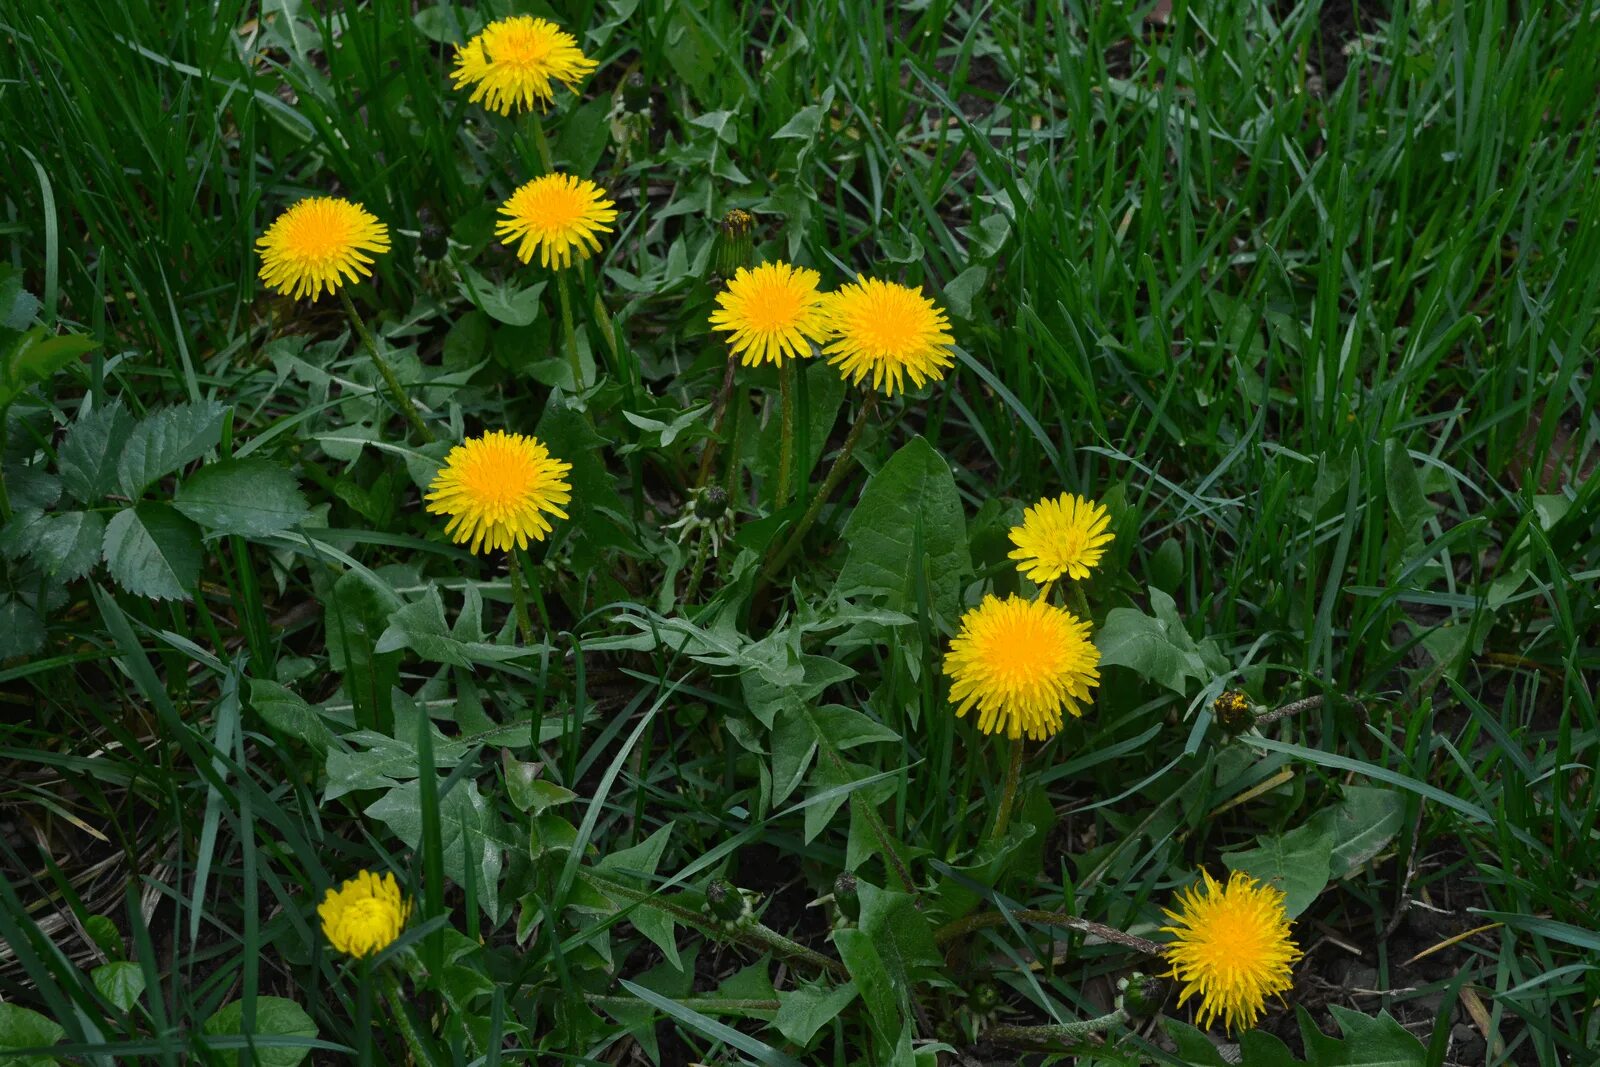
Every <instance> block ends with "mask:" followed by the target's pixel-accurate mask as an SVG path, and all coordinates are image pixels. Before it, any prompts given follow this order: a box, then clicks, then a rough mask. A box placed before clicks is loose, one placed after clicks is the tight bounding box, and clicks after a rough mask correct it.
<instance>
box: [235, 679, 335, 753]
mask: <svg viewBox="0 0 1600 1067" xmlns="http://www.w3.org/2000/svg"><path fill="white" fill-rule="evenodd" d="M250 705H251V706H252V707H254V708H255V709H256V712H257V713H258V714H259V715H260V716H261V717H262V718H263V719H265V720H266V722H267V724H268V725H270V726H271V727H272V728H273V729H274V730H277V731H278V732H279V733H281V734H284V735H286V736H288V737H293V738H296V739H298V740H300V741H304V742H305V743H306V744H308V745H310V746H311V747H312V748H313V749H314V750H316V751H317V752H326V751H327V750H328V746H329V745H330V744H331V743H332V741H333V733H332V731H330V730H329V729H328V725H327V723H325V722H323V721H322V716H321V715H319V714H317V710H316V709H315V708H313V707H312V706H311V705H310V704H307V703H306V702H305V701H304V700H302V699H301V698H300V696H299V694H297V693H295V692H294V691H293V690H292V689H290V688H289V687H287V686H283V685H279V684H278V683H277V682H273V681H269V680H267V679H265V678H252V679H250Z"/></svg>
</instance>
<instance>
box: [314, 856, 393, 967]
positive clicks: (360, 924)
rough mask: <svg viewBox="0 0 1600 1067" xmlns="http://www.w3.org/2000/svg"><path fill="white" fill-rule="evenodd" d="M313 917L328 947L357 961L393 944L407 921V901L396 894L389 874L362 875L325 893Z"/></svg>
mask: <svg viewBox="0 0 1600 1067" xmlns="http://www.w3.org/2000/svg"><path fill="white" fill-rule="evenodd" d="M317 917H318V918H320V919H321V920H322V934H323V936H324V937H326V938H327V939H328V943H329V944H330V945H332V946H333V947H334V948H335V949H337V950H339V951H340V952H343V953H345V954H346V955H350V956H354V957H356V958H357V959H361V958H363V957H365V956H370V955H372V954H373V953H376V952H382V951H383V950H384V949H386V948H388V947H389V946H390V945H392V944H394V942H395V939H396V938H398V937H399V936H400V931H401V929H402V928H404V926H405V924H406V920H407V919H409V918H410V917H411V901H409V900H407V899H406V897H405V896H404V894H402V893H401V892H400V885H399V883H397V882H396V881H395V880H394V875H393V874H385V875H383V877H381V878H380V877H379V876H378V875H376V874H373V873H372V872H371V871H362V872H361V873H359V874H357V875H356V876H355V877H354V878H352V879H350V880H349V881H348V882H345V883H344V884H343V885H342V886H340V887H339V888H338V889H332V888H330V889H329V890H328V893H327V895H326V896H325V897H323V899H322V903H321V904H318V905H317Z"/></svg>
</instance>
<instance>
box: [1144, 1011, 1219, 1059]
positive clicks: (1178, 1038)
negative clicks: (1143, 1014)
mask: <svg viewBox="0 0 1600 1067" xmlns="http://www.w3.org/2000/svg"><path fill="white" fill-rule="evenodd" d="M1161 1024H1162V1025H1163V1026H1165V1027H1166V1028H1167V1033H1168V1034H1170V1035H1171V1036H1172V1040H1173V1043H1174V1044H1176V1045H1177V1046H1178V1055H1179V1056H1180V1057H1181V1058H1182V1059H1183V1062H1184V1063H1186V1064H1188V1065H1189V1067H1230V1065H1229V1063H1228V1061H1227V1060H1225V1059H1223V1058H1222V1053H1220V1052H1218V1051H1217V1046H1215V1045H1213V1044H1212V1043H1211V1039H1210V1038H1208V1037H1206V1035H1205V1034H1204V1033H1203V1032H1201V1031H1199V1030H1196V1029H1195V1028H1194V1027H1192V1026H1190V1025H1189V1024H1188V1023H1186V1022H1181V1021H1179V1020H1177V1019H1173V1018H1164V1019H1162V1020H1161Z"/></svg>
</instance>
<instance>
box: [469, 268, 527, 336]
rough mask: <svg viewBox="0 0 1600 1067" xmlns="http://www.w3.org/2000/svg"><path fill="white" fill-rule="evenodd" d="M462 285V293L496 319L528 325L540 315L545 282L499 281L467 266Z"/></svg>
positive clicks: (510, 323)
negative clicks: (516, 283) (491, 279)
mask: <svg viewBox="0 0 1600 1067" xmlns="http://www.w3.org/2000/svg"><path fill="white" fill-rule="evenodd" d="M513 277H515V275H514V276H513ZM459 284H460V288H461V295H462V296H464V297H466V298H467V299H468V300H470V301H472V303H473V305H474V306H475V307H477V308H478V310H479V311H482V312H483V313H484V314H486V315H488V316H489V317H490V318H491V319H494V320H495V321H496V322H503V323H505V324H506V325H507V326H528V325H531V324H532V323H533V320H534V319H537V318H538V317H539V296H540V294H541V293H543V292H544V285H545V283H544V282H534V283H533V284H532V285H530V286H527V287H525V288H524V287H521V286H517V285H507V284H505V283H498V284H497V283H495V282H491V281H489V279H488V278H485V277H484V276H483V275H482V274H479V273H478V272H477V271H475V270H473V269H472V268H471V267H468V268H466V272H465V276H464V277H463V279H462V280H461V282H460V283H459Z"/></svg>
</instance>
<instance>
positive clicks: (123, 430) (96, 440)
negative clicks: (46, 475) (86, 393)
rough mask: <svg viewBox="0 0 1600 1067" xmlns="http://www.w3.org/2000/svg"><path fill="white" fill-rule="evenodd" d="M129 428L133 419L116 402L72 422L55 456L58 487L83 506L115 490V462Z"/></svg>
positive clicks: (128, 433) (132, 423)
mask: <svg viewBox="0 0 1600 1067" xmlns="http://www.w3.org/2000/svg"><path fill="white" fill-rule="evenodd" d="M133 427H134V422H133V416H132V415H129V414H128V411H127V409H126V408H124V407H123V406H122V404H121V403H120V402H113V403H111V404H108V405H106V406H105V407H100V408H96V409H95V410H93V411H91V412H90V413H89V414H87V415H85V416H83V417H81V418H79V419H78V420H77V421H76V422H74V423H73V424H72V425H71V426H70V427H69V428H68V429H67V436H66V438H65V439H63V440H62V442H61V450H60V451H59V452H57V453H56V467H57V469H58V470H59V471H60V472H61V484H62V487H63V488H65V489H66V491H67V492H69V493H71V494H72V495H73V497H74V498H76V499H77V500H78V501H80V502H81V503H84V504H92V503H94V502H95V501H96V500H99V499H100V498H101V497H103V496H105V495H106V494H107V493H109V492H111V490H113V489H115V488H116V487H117V460H118V458H119V457H120V456H121V455H122V449H123V447H124V446H125V445H126V444H127V443H128V437H129V435H130V434H132V433H133Z"/></svg>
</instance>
